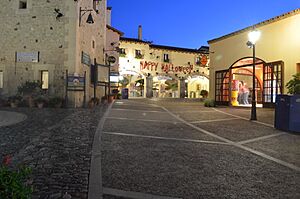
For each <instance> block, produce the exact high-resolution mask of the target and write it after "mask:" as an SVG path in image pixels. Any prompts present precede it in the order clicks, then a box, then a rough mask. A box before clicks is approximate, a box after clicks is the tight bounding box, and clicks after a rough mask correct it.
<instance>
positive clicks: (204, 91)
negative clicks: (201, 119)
mask: <svg viewBox="0 0 300 199" xmlns="http://www.w3.org/2000/svg"><path fill="white" fill-rule="evenodd" d="M200 95H201V96H202V98H207V96H208V91H207V90H201V91H200Z"/></svg>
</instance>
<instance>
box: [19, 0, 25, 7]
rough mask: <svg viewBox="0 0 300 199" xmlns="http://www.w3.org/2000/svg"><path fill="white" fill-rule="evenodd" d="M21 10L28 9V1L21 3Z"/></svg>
mask: <svg viewBox="0 0 300 199" xmlns="http://www.w3.org/2000/svg"><path fill="white" fill-rule="evenodd" d="M19 9H27V0H20V1H19Z"/></svg>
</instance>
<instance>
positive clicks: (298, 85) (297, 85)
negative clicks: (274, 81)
mask: <svg viewBox="0 0 300 199" xmlns="http://www.w3.org/2000/svg"><path fill="white" fill-rule="evenodd" d="M286 87H287V89H288V93H289V94H292V95H300V73H297V74H296V75H293V79H291V80H290V81H289V82H288V83H287V84H286Z"/></svg>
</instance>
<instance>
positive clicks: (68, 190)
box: [0, 106, 106, 199]
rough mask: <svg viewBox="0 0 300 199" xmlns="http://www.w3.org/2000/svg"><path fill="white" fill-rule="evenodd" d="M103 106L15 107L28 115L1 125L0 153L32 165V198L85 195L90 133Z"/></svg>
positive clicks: (91, 133) (82, 198)
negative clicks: (92, 107) (17, 120)
mask: <svg viewBox="0 0 300 199" xmlns="http://www.w3.org/2000/svg"><path fill="white" fill-rule="evenodd" d="M105 109H106V106H101V107H97V108H95V109H35V108H33V109H28V108H18V109H14V111H17V112H20V113H23V114H26V115H27V117H28V118H27V120H25V121H23V122H21V123H18V124H15V125H12V126H7V127H0V137H1V140H0V155H1V156H4V155H7V154H9V155H12V156H13V166H16V165H20V164H23V165H26V166H29V167H31V168H32V185H33V187H34V194H33V198H41V199H48V198H49V199H50V198H51V199H56V198H57V199H58V198H68V197H69V196H71V198H72V199H77V198H78V199H85V198H87V192H88V175H89V169H90V160H91V149H92V142H93V137H94V133H95V130H96V127H97V125H98V122H99V120H100V118H101V117H102V115H103V113H104V111H105ZM7 110H10V109H7Z"/></svg>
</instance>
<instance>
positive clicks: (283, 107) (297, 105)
mask: <svg viewBox="0 0 300 199" xmlns="http://www.w3.org/2000/svg"><path fill="white" fill-rule="evenodd" d="M286 87H287V89H288V94H289V95H277V96H276V104H275V128H277V129H280V130H284V131H292V132H298V133H300V120H299V115H300V73H298V74H296V75H293V78H292V79H291V80H290V81H289V82H288V83H287V84H286Z"/></svg>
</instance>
